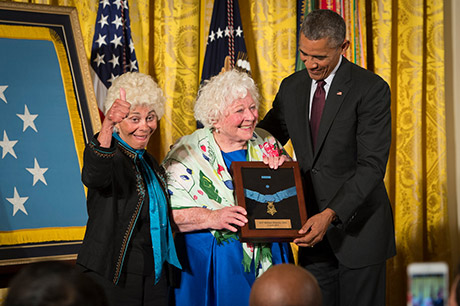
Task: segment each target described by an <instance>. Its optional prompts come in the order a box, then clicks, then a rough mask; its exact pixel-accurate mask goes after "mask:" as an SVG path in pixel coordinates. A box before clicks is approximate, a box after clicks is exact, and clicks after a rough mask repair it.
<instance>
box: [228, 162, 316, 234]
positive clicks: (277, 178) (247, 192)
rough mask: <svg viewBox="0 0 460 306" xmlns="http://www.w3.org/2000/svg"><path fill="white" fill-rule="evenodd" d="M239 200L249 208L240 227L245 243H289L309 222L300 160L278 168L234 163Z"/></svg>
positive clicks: (241, 204) (240, 204)
mask: <svg viewBox="0 0 460 306" xmlns="http://www.w3.org/2000/svg"><path fill="white" fill-rule="evenodd" d="M231 167H232V171H233V181H234V184H235V193H236V200H237V204H238V205H239V206H242V207H244V208H245V209H246V211H247V213H248V215H247V218H248V223H247V224H246V225H245V226H243V227H242V228H241V230H240V240H241V241H244V242H288V241H293V240H294V239H295V238H297V237H300V236H299V234H298V231H299V230H300V229H301V228H302V226H303V225H304V224H305V222H306V221H307V211H306V206H305V198H304V193H303V187H302V180H301V176H300V170H299V165H298V163H297V162H285V163H284V164H283V165H282V166H281V167H279V168H278V169H277V170H273V169H270V168H269V167H268V166H267V165H265V164H264V163H263V162H232V166H231Z"/></svg>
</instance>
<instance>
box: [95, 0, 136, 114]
mask: <svg viewBox="0 0 460 306" xmlns="http://www.w3.org/2000/svg"><path fill="white" fill-rule="evenodd" d="M90 61H91V68H92V76H93V81H94V91H95V93H96V99H97V104H98V106H99V110H100V112H101V114H102V112H103V104H104V100H105V96H106V95H107V89H108V88H109V87H110V85H112V82H113V80H115V78H117V77H118V76H120V75H122V74H123V73H125V72H128V71H138V70H139V68H138V64H137V59H136V52H135V51H134V43H133V40H132V38H131V26H130V21H129V10H128V0H101V1H100V2H99V8H98V11H97V18H96V26H95V30H94V37H93V45H92V50H91V60H90ZM101 117H102V116H101Z"/></svg>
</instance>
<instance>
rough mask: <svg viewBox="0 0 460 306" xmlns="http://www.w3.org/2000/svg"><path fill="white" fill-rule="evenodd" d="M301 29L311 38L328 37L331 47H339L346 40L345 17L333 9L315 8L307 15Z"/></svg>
mask: <svg viewBox="0 0 460 306" xmlns="http://www.w3.org/2000/svg"><path fill="white" fill-rule="evenodd" d="M300 31H301V33H302V34H303V35H305V37H306V38H308V39H309V40H320V39H322V38H328V40H329V47H331V48H338V47H339V46H341V45H342V44H343V42H344V41H345V35H346V25H345V21H344V20H343V18H342V17H341V16H340V15H339V14H337V13H336V12H334V11H331V10H314V11H311V12H310V13H309V14H308V15H307V16H305V18H304V20H303V22H302V26H301V28H300Z"/></svg>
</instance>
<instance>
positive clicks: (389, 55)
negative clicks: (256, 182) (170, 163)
mask: <svg viewBox="0 0 460 306" xmlns="http://www.w3.org/2000/svg"><path fill="white" fill-rule="evenodd" d="M20 2H35V3H45V4H53V5H67V6H75V7H77V9H78V12H79V19H80V25H81V28H82V34H83V38H84V41H85V49H86V51H87V54H88V58H89V55H90V49H91V43H92V36H93V33H94V32H93V31H94V24H95V19H96V13H97V8H98V4H99V1H97V0H74V1H71V0H67V1H66V0H42V1H38V0H37V1H20ZM358 3H359V4H360V7H359V10H360V12H362V11H363V9H370V11H366V12H365V14H366V18H370V20H371V23H372V27H371V28H370V27H368V28H366V29H365V30H366V31H372V33H371V35H366V36H367V37H363V38H362V39H364V40H365V39H366V38H368V37H372V38H373V39H372V42H371V45H372V48H371V49H368V50H367V51H366V52H367V55H368V58H369V59H372V63H369V62H368V64H369V67H370V68H372V67H373V68H374V71H375V72H376V73H377V74H379V75H381V76H382V77H383V78H384V79H386V80H387V81H388V83H389V84H390V86H391V90H392V114H393V144H392V151H391V156H390V161H389V165H388V171H387V177H386V183H387V188H388V191H389V194H390V197H391V202H392V203H393V208H394V216H395V227H396V242H397V252H398V255H397V256H396V257H395V258H393V259H392V260H390V261H389V263H388V294H387V295H388V302H387V304H388V305H392V306H395V305H404V304H405V300H406V292H405V290H406V289H405V288H406V270H405V269H406V266H407V264H408V263H410V262H413V261H434V260H443V261H446V262H448V263H450V243H449V231H448V218H447V192H446V184H447V183H446V180H447V179H446V178H447V175H446V171H447V170H446V130H445V127H446V123H445V113H444V112H445V105H444V84H445V81H444V50H443V46H444V36H443V33H444V32H443V31H444V29H443V9H444V7H443V1H436V0H425V1H421V0H399V1H394V0H371V1H370V3H371V5H366V6H365V7H364V5H365V4H368V3H369V2H367V1H358ZM129 4H130V18H131V29H132V35H133V40H134V45H135V50H136V54H137V58H138V62H139V69H140V71H141V72H144V73H147V74H151V75H152V76H153V77H154V78H155V79H156V81H157V82H158V83H159V84H160V86H161V87H162V88H163V90H164V93H165V95H166V97H167V100H168V102H167V103H168V105H167V109H166V113H165V116H164V117H163V118H162V120H161V122H160V127H159V132H157V133H156V135H155V137H154V139H153V141H151V143H150V146H149V148H148V149H149V151H150V152H151V153H153V154H154V155H155V156H156V157H157V159H158V160H161V159H162V158H163V157H164V155H165V154H166V153H167V151H168V150H169V146H170V145H171V144H172V143H173V142H174V141H175V140H176V139H177V138H179V137H180V136H182V135H185V134H189V133H190V132H192V131H193V130H194V129H195V120H194V118H193V102H194V98H195V95H196V92H197V89H198V84H199V79H200V71H201V67H202V61H203V57H204V51H205V44H206V38H207V35H208V30H209V22H210V17H211V13H212V5H213V1H212V0H185V1H172V0H169V1H166V0H162V1H149V0H135V1H130V2H129ZM240 11H241V18H242V22H243V28H244V33H245V39H246V46H247V49H248V55H249V60H250V62H251V67H252V69H253V77H254V79H255V80H256V82H257V84H258V85H259V88H260V91H261V97H262V98H261V107H260V117H261V118H263V116H264V115H265V113H266V112H267V111H268V109H269V108H270V105H271V102H272V100H273V97H274V95H275V94H276V91H277V88H278V86H279V83H280V82H281V80H282V79H283V78H284V77H285V76H287V75H289V74H290V73H292V72H293V71H294V69H295V68H294V65H295V56H296V34H295V29H296V20H295V14H296V1H295V0H287V1H277V0H267V1H260V0H248V1H240ZM367 24H369V23H367ZM371 52H372V53H371Z"/></svg>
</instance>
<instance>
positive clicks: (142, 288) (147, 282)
mask: <svg viewBox="0 0 460 306" xmlns="http://www.w3.org/2000/svg"><path fill="white" fill-rule="evenodd" d="M164 270H165V269H163V272H162V276H161V278H160V280H159V281H158V283H157V284H156V285H155V277H154V276H153V275H152V276H145V275H139V274H132V273H122V274H121V276H120V280H119V282H118V284H117V285H114V284H113V283H112V282H111V281H109V280H107V279H105V278H103V277H102V276H101V275H99V274H97V273H96V272H94V271H91V270H84V271H83V273H84V274H86V275H88V276H89V277H91V278H92V279H94V280H95V281H96V282H97V283H98V284H99V285H101V286H102V288H104V291H105V294H106V296H107V299H108V301H109V305H110V306H127V305H129V306H150V305H152V306H153V305H159V306H163V305H164V306H167V305H168V286H167V280H166V275H165V271H164Z"/></svg>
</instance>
